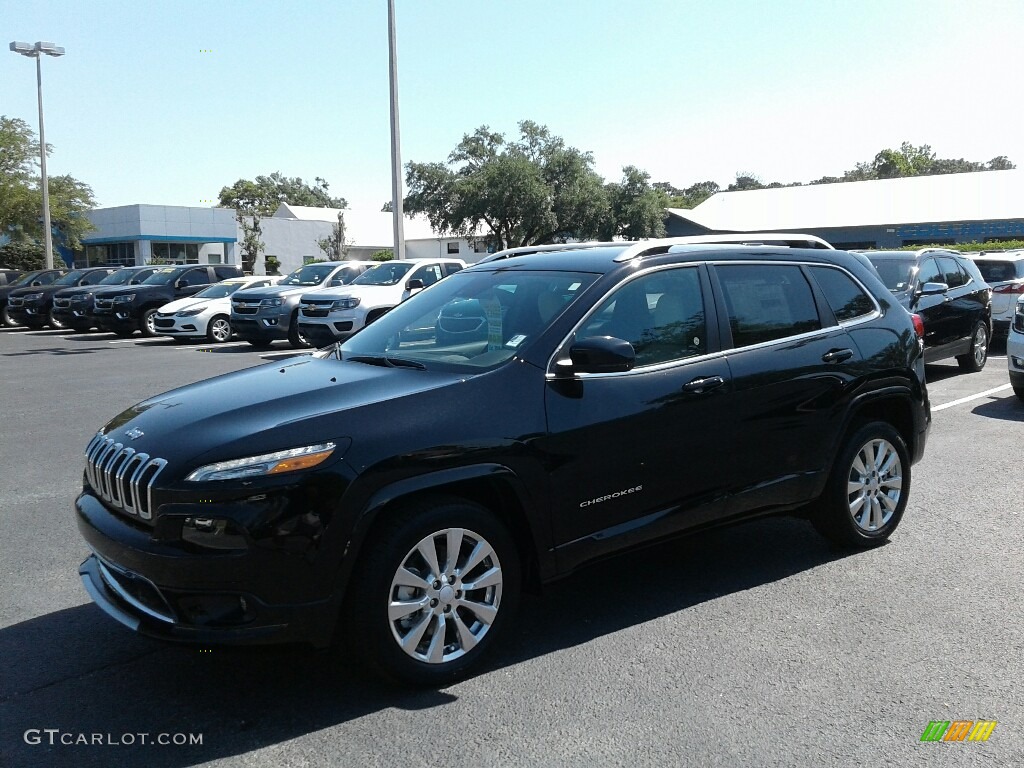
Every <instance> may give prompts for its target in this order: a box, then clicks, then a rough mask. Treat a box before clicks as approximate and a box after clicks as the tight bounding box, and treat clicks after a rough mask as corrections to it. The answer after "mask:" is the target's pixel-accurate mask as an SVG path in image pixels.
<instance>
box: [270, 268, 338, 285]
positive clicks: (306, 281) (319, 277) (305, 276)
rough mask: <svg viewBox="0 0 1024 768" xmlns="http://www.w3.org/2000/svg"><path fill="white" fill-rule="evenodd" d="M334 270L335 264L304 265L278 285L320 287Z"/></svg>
mask: <svg viewBox="0 0 1024 768" xmlns="http://www.w3.org/2000/svg"><path fill="white" fill-rule="evenodd" d="M335 269H337V265H336V264H306V265H305V266H302V267H299V268H298V269H296V270H295V271H294V272H292V273H291V274H290V275H288V277H286V278H285V279H284V280H282V281H281V282H280V283H278V285H320V283H322V282H323V281H324V279H325V278H326V277H327V276H328V275H329V274H331V272H333V271H334V270H335Z"/></svg>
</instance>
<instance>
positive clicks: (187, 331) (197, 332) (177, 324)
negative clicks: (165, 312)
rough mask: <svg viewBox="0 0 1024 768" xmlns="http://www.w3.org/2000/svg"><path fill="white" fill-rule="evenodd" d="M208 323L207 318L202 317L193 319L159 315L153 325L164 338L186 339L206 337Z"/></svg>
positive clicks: (198, 316) (197, 316) (193, 317)
mask: <svg viewBox="0 0 1024 768" xmlns="http://www.w3.org/2000/svg"><path fill="white" fill-rule="evenodd" d="M207 322H208V320H207V318H205V317H203V316H201V315H193V316H192V317H174V316H171V317H166V316H161V315H157V316H156V317H155V318H153V325H154V327H155V328H156V332H157V333H159V334H161V335H163V336H181V337H185V338H191V337H193V336H205V335H206V324H207Z"/></svg>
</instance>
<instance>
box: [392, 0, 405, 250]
mask: <svg viewBox="0 0 1024 768" xmlns="http://www.w3.org/2000/svg"><path fill="white" fill-rule="evenodd" d="M388 52H389V54H390V59H391V61H390V68H389V75H390V78H389V79H390V81H391V212H392V213H391V215H392V217H393V222H394V223H393V226H394V231H395V258H396V259H404V258H405V233H404V231H403V225H402V217H403V210H402V151H401V143H402V142H401V137H400V132H399V129H398V49H397V48H396V46H395V0H388Z"/></svg>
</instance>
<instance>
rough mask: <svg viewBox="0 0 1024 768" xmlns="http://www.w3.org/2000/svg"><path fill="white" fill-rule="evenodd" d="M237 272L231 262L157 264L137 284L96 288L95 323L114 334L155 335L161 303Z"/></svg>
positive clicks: (240, 269) (237, 274)
mask: <svg viewBox="0 0 1024 768" xmlns="http://www.w3.org/2000/svg"><path fill="white" fill-rule="evenodd" d="M241 276H242V268H241V267H239V266H237V265H235V264H217V265H210V266H205V265H197V264H192V265H186V266H180V267H176V266H167V267H160V268H159V269H157V270H156V272H154V273H153V274H151V275H150V276H149V277H147V278H146V279H145V280H143V281H142V283H141V284H139V285H135V286H131V287H123V288H116V287H112V288H107V289H105V290H102V291H97V292H96V297H95V301H94V303H93V312H94V313H95V318H96V324H97V325H98V326H99V327H100V328H102V329H103V330H104V331H112V332H114V333H116V334H117V335H118V336H131V335H132V334H133V333H135V331H142V335H143V336H157V335H159V334H158V332H157V330H156V327H155V326H154V324H153V316H154V315H155V314H156V313H157V310H158V309H160V307H162V306H163V305H164V304H168V303H170V302H172V301H174V300H175V299H180V298H182V297H183V296H192V295H193V294H196V293H199V291H201V290H203V288H205V287H206V286H208V285H209V284H210V283H219V282H220V281H221V280H226V279H227V278H229V277H241Z"/></svg>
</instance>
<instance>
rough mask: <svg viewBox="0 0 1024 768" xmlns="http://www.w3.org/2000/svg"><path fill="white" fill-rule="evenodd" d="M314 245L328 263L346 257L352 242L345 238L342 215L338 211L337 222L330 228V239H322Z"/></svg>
mask: <svg viewBox="0 0 1024 768" xmlns="http://www.w3.org/2000/svg"><path fill="white" fill-rule="evenodd" d="M316 244H317V247H318V248H319V249H320V250H321V251H322V252H323V254H324V256H325V257H326V259H327V260H328V261H341V260H343V259H344V258H345V256H347V255H348V252H349V249H350V248H351V247H352V241H351V240H348V239H347V238H346V237H345V214H344V213H342V212H341V211H338V221H337V223H336V224H335V225H334V226H333V227H332V228H331V235H330V237H322V238H320V239H319V240H317V241H316Z"/></svg>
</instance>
